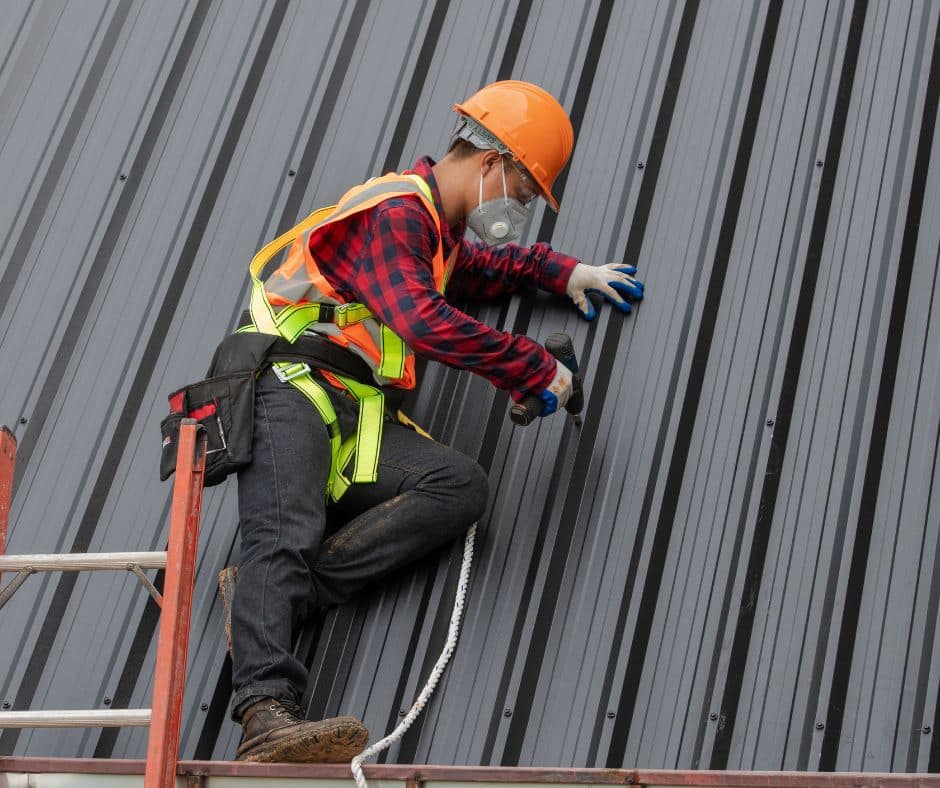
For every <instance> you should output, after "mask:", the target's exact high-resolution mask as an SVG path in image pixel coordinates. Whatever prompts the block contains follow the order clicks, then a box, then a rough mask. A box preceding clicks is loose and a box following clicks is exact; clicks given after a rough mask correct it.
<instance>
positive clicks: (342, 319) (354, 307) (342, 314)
mask: <svg viewBox="0 0 940 788" xmlns="http://www.w3.org/2000/svg"><path fill="white" fill-rule="evenodd" d="M370 317H372V312H370V311H369V307H367V306H366V305H365V304H360V303H358V302H357V301H353V302H352V303H349V304H343V305H342V306H338V307H336V313H335V315H334V316H333V322H334V323H336V325H338V326H339V327H340V328H346V326H352V325H355V324H356V323H361V322H362V321H363V320H368V319H369V318H370Z"/></svg>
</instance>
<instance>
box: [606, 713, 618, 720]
mask: <svg viewBox="0 0 940 788" xmlns="http://www.w3.org/2000/svg"><path fill="white" fill-rule="evenodd" d="M616 716H617V712H615V711H608V712H607V719H608V720H612V719H613V718H614V717H616Z"/></svg>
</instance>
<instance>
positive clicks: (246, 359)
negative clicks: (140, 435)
mask: <svg viewBox="0 0 940 788" xmlns="http://www.w3.org/2000/svg"><path fill="white" fill-rule="evenodd" d="M272 361H291V362H296V361H299V362H302V363H306V364H309V365H310V366H311V367H312V368H316V369H326V370H329V371H331V372H336V373H339V374H341V375H348V376H350V377H354V378H356V379H357V380H366V379H368V378H369V377H371V372H370V371H369V369H368V367H367V366H365V363H364V362H363V361H361V360H360V359H359V358H358V357H356V356H354V355H352V354H351V353H349V352H347V351H346V350H343V349H342V348H338V347H337V346H335V345H333V343H331V342H330V341H329V340H327V339H319V338H316V337H300V338H298V339H297V340H296V341H295V342H287V340H285V339H282V338H281V337H279V336H275V335H271V334H258V333H253V332H245V333H236V334H232V335H230V336H228V337H226V338H225V339H223V340H222V342H221V343H220V344H219V346H218V348H216V351H215V355H214V356H213V357H212V363H211V365H210V366H209V372H208V373H207V378H206V380H201V381H199V382H198V383H191V384H190V385H188V386H184V387H183V388H181V389H179V390H177V391H174V392H173V393H172V394H170V397H169V399H170V415H169V416H167V417H166V418H165V419H164V420H163V421H162V422H160V432H161V433H162V435H163V449H162V453H161V455H160V480H161V481H166V480H167V479H168V478H170V476H171V475H172V474H173V472H174V471H175V470H176V451H177V445H178V443H179V432H180V422H182V420H183V419H184V418H190V419H196V420H197V421H198V422H199V423H200V424H202V425H203V426H204V427H205V428H206V434H207V436H208V444H207V447H206V472H205V477H204V478H205V486H206V487H212V486H213V485H216V484H221V483H222V482H223V481H224V480H225V477H226V476H228V475H229V474H231V473H235V472H236V471H238V470H239V469H240V468H243V467H245V466H246V465H248V464H249V463H250V462H251V442H252V438H253V437H254V425H255V418H254V416H255V414H254V407H255V378H256V376H257V374H258V372H259V371H260V370H262V369H264V368H265V367H266V366H267V365H268V364H270V363H271V362H272Z"/></svg>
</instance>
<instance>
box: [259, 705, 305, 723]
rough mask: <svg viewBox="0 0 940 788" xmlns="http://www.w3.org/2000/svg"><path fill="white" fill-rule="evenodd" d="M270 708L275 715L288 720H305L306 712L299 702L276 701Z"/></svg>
mask: <svg viewBox="0 0 940 788" xmlns="http://www.w3.org/2000/svg"><path fill="white" fill-rule="evenodd" d="M268 708H269V709H270V710H271V711H273V712H274V716H275V717H284V718H285V719H286V721H287V722H303V720H304V713H303V711H301V708H300V706H299V705H298V704H297V703H292V702H291V701H280V702H274V703H272V704H271V705H270V706H268Z"/></svg>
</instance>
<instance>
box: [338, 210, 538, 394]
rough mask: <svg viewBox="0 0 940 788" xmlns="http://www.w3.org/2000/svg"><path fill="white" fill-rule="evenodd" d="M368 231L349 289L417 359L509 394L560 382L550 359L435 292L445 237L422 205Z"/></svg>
mask: <svg viewBox="0 0 940 788" xmlns="http://www.w3.org/2000/svg"><path fill="white" fill-rule="evenodd" d="M364 225H365V227H364V230H365V243H364V245H363V248H362V251H361V253H360V254H359V256H358V259H357V261H356V265H355V270H354V271H353V272H352V277H351V281H348V282H347V283H346V284H347V285H348V286H349V290H350V291H351V294H352V295H354V297H355V298H356V300H359V301H361V302H362V303H363V304H365V305H366V306H367V307H368V308H369V309H370V310H371V311H372V313H373V314H374V315H375V316H376V317H377V318H378V319H379V320H380V321H381V322H382V323H385V324H386V325H387V326H388V327H389V328H391V329H392V330H393V331H394V332H395V333H396V334H398V335H399V336H400V337H401V338H402V339H403V340H404V341H405V343H406V344H407V345H408V346H409V347H410V348H411V349H412V350H413V351H414V352H415V353H417V354H419V355H421V356H425V357H426V358H430V359H433V360H435V361H440V362H442V363H444V364H447V365H448V366H451V367H457V368H459V369H469V370H472V371H473V372H474V373H476V374H478V375H481V376H482V377H484V378H486V379H487V380H489V381H490V382H491V383H493V385H494V386H496V387H498V388H501V389H505V390H507V391H512V392H522V393H535V394H538V393H540V392H541V391H543V390H544V389H545V388H546V387H547V386H548V384H549V383H550V382H551V380H552V378H553V377H554V375H555V359H554V357H553V356H551V355H550V354H549V353H548V351H546V350H545V349H544V348H543V347H542V346H541V345H539V344H538V343H536V342H533V341H532V340H531V339H529V338H528V337H525V336H518V335H513V334H506V333H504V332H502V331H497V330H496V329H493V328H490V327H489V326H487V325H485V324H483V323H480V322H479V321H477V320H474V319H473V318H472V317H470V316H469V315H467V314H466V313H464V312H461V311H460V310H459V309H456V308H454V307H453V306H451V305H450V304H448V303H447V302H446V301H445V300H444V298H443V296H442V295H441V294H440V293H439V292H438V291H437V290H436V289H435V287H434V275H433V260H434V251H435V250H434V248H433V243H434V242H435V240H436V236H437V229H436V227H435V226H434V224H433V221H432V220H431V217H430V216H428V215H427V212H426V211H425V210H424V209H423V208H422V207H421V206H420V204H419V203H417V202H416V201H415V200H414V199H411V198H408V197H399V198H393V199H390V200H386V201H385V202H383V203H381V204H380V205H378V206H376V207H375V208H374V209H372V211H370V213H369V215H368V220H367V221H366V222H364Z"/></svg>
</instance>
